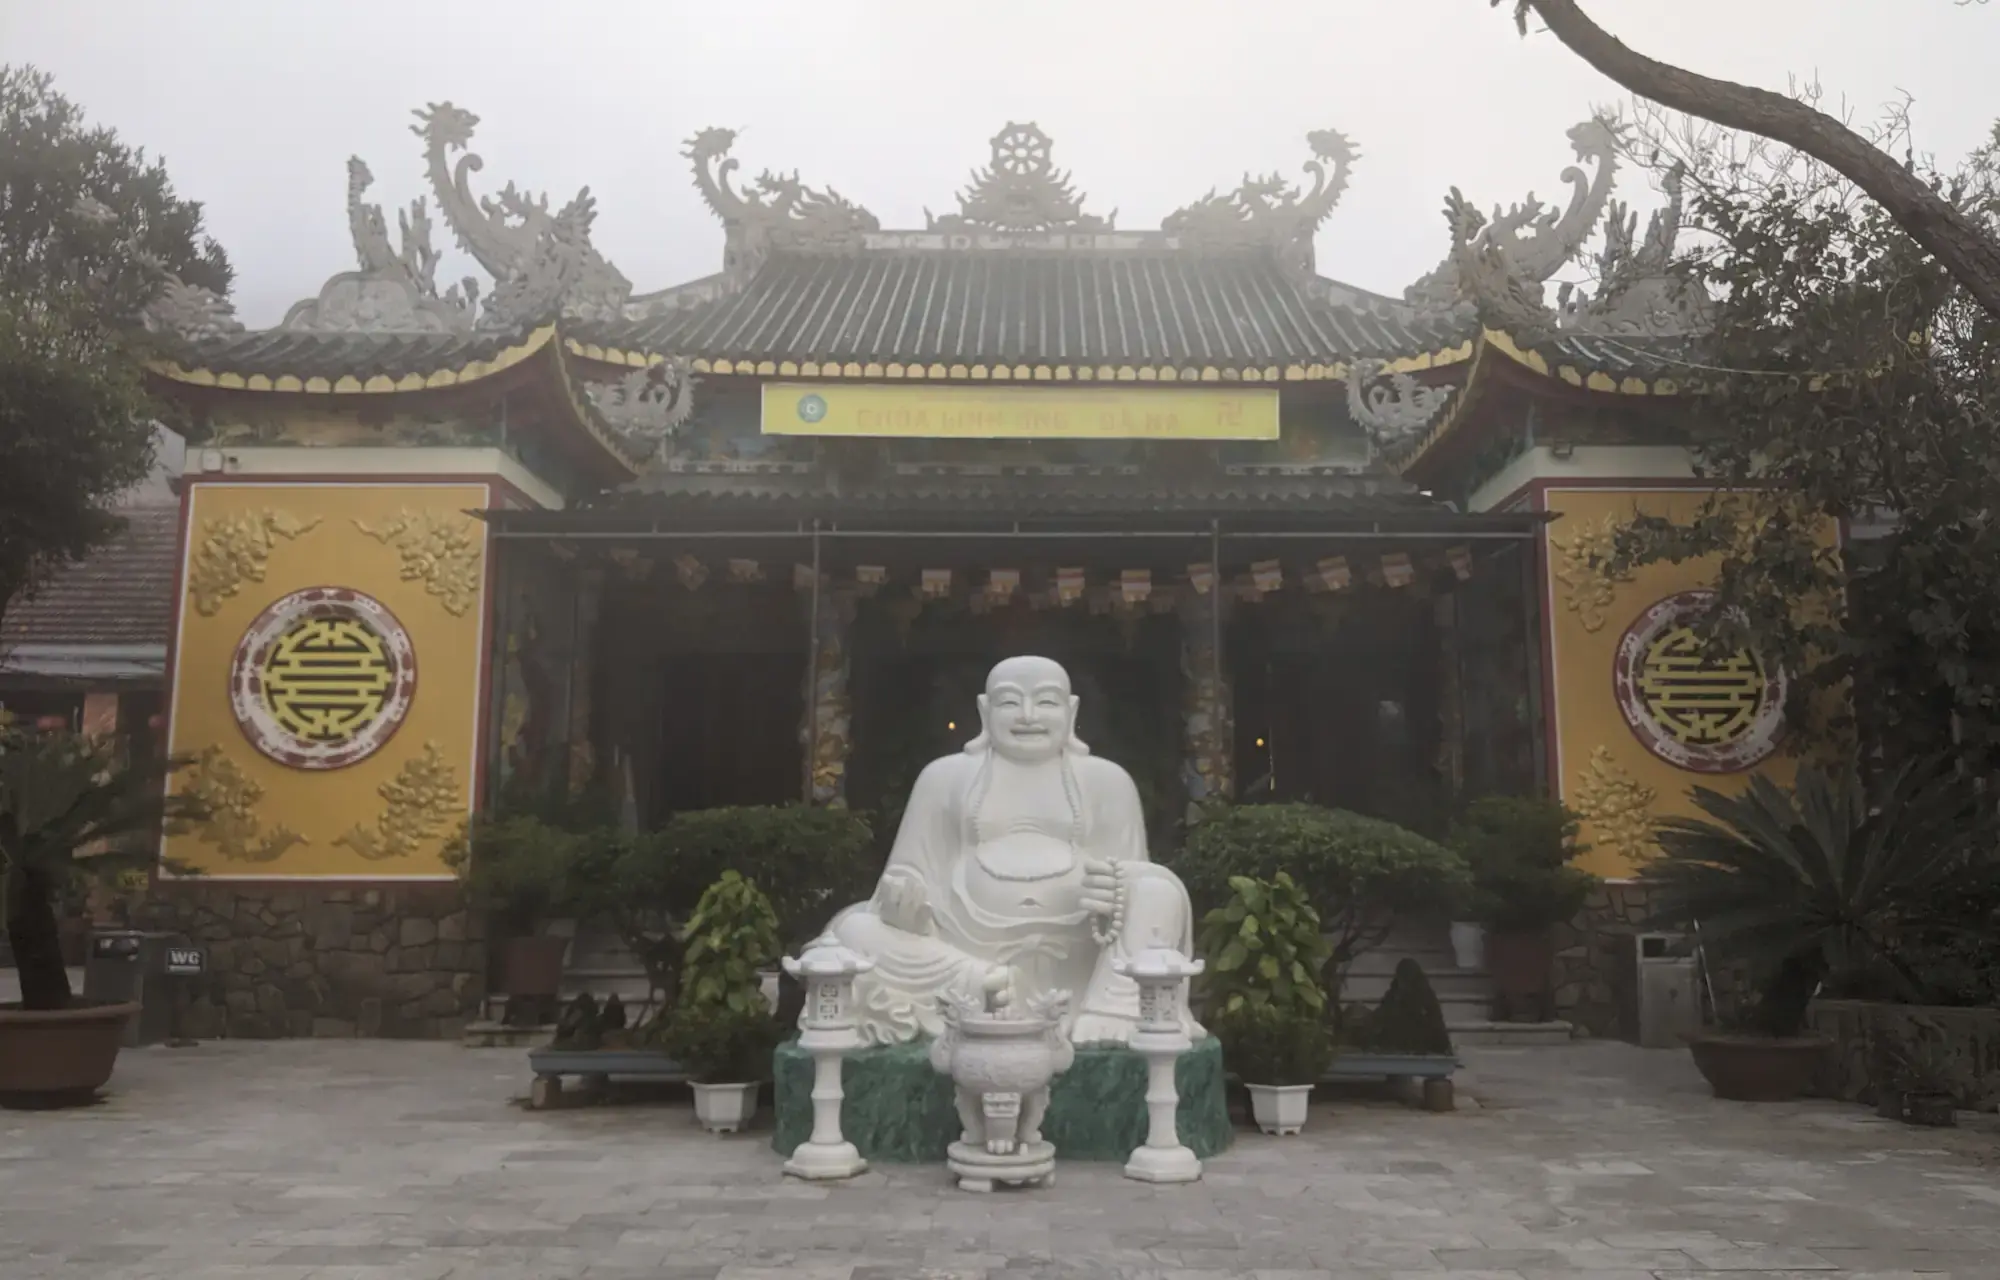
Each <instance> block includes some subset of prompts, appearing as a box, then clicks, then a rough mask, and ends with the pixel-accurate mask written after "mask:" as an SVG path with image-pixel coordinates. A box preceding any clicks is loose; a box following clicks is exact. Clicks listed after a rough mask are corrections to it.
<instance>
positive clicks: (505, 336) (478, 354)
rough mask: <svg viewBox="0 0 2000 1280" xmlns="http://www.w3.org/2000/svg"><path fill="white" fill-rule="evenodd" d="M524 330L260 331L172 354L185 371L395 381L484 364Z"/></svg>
mask: <svg viewBox="0 0 2000 1280" xmlns="http://www.w3.org/2000/svg"><path fill="white" fill-rule="evenodd" d="M527 334H528V330H527V329H525V328H508V329H474V330H469V331H466V332H463V333H332V332H324V331H320V330H310V329H260V330H255V331H252V332H249V333H239V334H232V335H230V336H228V337H224V338H211V339H208V340H206V341H203V342H198V343H190V344H186V345H185V346H183V347H182V348H181V349H180V350H179V351H176V352H174V353H173V356H174V358H175V359H176V360H177V361H178V362H179V363H181V364H182V365H185V366H187V367H189V368H201V369H206V370H208V371H209V372H211V373H239V374H242V375H243V376H245V377H250V376H253V375H256V374H263V375H265V376H266V377H271V378H277V377H282V376H284V375H287V374H290V375H292V376H294V377H300V378H310V377H327V378H337V377H340V376H342V375H344V374H355V375H358V376H364V377H372V376H375V375H378V374H379V375H382V376H384V377H389V378H399V377H402V376H403V375H405V374H411V373H418V374H429V373H434V372H436V371H437V370H439V369H458V368H462V367H464V366H465V365H468V364H471V363H472V362H473V361H475V360H490V359H492V358H493V357H494V356H496V355H498V354H499V353H500V352H502V351H504V350H506V349H507V348H508V347H511V346H514V345H515V344H517V343H519V342H521V341H522V340H523V339H524V338H526V337H527Z"/></svg>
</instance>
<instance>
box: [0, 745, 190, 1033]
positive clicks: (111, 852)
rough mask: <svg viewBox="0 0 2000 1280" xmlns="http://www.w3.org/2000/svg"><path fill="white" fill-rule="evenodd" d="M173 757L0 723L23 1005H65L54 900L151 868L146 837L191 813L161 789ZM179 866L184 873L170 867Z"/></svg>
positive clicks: (3, 815)
mask: <svg viewBox="0 0 2000 1280" xmlns="http://www.w3.org/2000/svg"><path fill="white" fill-rule="evenodd" d="M176 767H178V762H175V761H146V762H135V761H130V760H125V759H121V758H120V753H119V752H118V751H117V750H116V749H115V748H114V747H112V746H111V745H110V744H107V743H102V742H98V741H96V740H93V739H90V738H85V737H82V736H80V735H78V734H73V733H70V732H67V731H57V732H30V731H28V730H25V729H22V728H19V727H17V726H11V725H0V876H4V877H5V885H6V895H5V900H6V921H5V925H6V932H7V937H8V940H9V941H10V942H11V943H12V944H13V949H14V963H15V965H16V967H17V968H18V969H19V972H20V980H21V1006H22V1008H24V1009H62V1008H66V1007H67V1006H68V1005H69V1003H70V995H71V993H70V988H69V975H68V973H67V971H66V970H65V969H64V968H63V957H62V944H61V941H60V938H59V935H58V927H57V921H56V903H57V902H59V901H60V900H61V898H62V895H63V893H64V891H65V890H67V889H69V888H70V887H71V886H73V885H74V884H75V883H76V882H77V881H78V880H79V879H82V878H85V877H88V876H97V875H106V874H115V873H116V872H117V871H119V870H122V869H125V868H130V867H151V866H153V865H155V860H156V857H157V850H155V849H154V848H153V847H152V846H151V841H150V840H149V839H148V837H151V836H153V835H156V834H157V833H158V832H159V831H160V830H161V829H162V828H163V826H164V827H167V828H169V829H171V828H172V827H173V826H174V825H175V824H179V823H183V822H186V821H190V820H193V819H195V818H198V817H199V816H200V813H199V810H198V806H197V805H196V804H195V803H194V802H193V801H192V800H190V799H188V798H186V797H183V796H169V795H168V794H167V793H166V785H165V784H166V778H167V775H168V774H169V773H170V772H171V771H172V770H173V769H175V768H176ZM175 869H176V870H185V869H184V868H175Z"/></svg>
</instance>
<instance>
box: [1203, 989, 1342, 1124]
mask: <svg viewBox="0 0 2000 1280" xmlns="http://www.w3.org/2000/svg"><path fill="white" fill-rule="evenodd" d="M1209 1030H1210V1031H1211V1032H1212V1033H1213V1034H1214V1035H1215V1036H1216V1037H1217V1038H1218V1039H1220V1040H1221V1041H1222V1057H1223V1061H1224V1062H1226V1063H1227V1064H1228V1065H1229V1069H1230V1071H1231V1072H1233V1073H1234V1074H1235V1075H1236V1077H1237V1078H1238V1079H1240V1080H1242V1081H1243V1087H1244V1088H1245V1089H1247V1090H1249V1092H1250V1114H1251V1116H1252V1118H1253V1119H1255V1120H1256V1122H1257V1127H1258V1128H1259V1129H1262V1130H1263V1131H1264V1132H1265V1133H1268V1134H1271V1135H1273V1136H1277V1137H1284V1136H1287V1135H1290V1134H1295V1133H1297V1132H1299V1130H1301V1129H1303V1128H1304V1127H1305V1123H1306V1113H1307V1111H1308V1109H1309V1104H1310V1103H1311V1101H1312V1091H1313V1086H1314V1085H1315V1084H1317V1083H1319V1080H1320V1077H1321V1076H1324V1075H1325V1074H1326V1068H1327V1065H1328V1064H1329V1063H1331V1062H1332V1061H1333V1037H1332V1035H1331V1034H1330V1033H1329V1032H1328V1030H1327V1027H1326V1023H1325V1021H1324V1020H1323V1019H1322V1018H1320V1017H1319V1016H1317V1015H1315V1014H1311V1013H1305V1012H1302V1011H1299V1010H1293V1009H1284V1008H1280V1007H1278V1006H1276V1005H1269V1004H1264V1005H1251V1004H1246V1005H1241V1006H1239V1007H1237V1008H1236V1009H1234V1010H1232V1011H1230V1012H1228V1013H1223V1014H1218V1015H1216V1016H1215V1017H1214V1019H1213V1020H1212V1021H1211V1022H1210V1024H1209Z"/></svg>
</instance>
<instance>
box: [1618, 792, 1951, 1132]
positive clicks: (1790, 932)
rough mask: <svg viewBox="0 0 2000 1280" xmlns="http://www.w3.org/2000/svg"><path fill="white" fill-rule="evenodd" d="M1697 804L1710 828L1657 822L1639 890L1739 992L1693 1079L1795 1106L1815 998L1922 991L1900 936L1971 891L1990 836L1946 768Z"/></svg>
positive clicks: (1697, 1045)
mask: <svg viewBox="0 0 2000 1280" xmlns="http://www.w3.org/2000/svg"><path fill="white" fill-rule="evenodd" d="M1692 796H1693V799H1694V802H1695V804H1696V805H1697V806H1698V807H1699V808H1700V809H1701V810H1702V812H1703V813H1705V814H1707V815H1708V816H1707V817H1706V818H1675V819H1670V820H1668V821H1665V822H1663V823H1661V824H1660V826H1659V828H1658V833H1659V842H1660V848H1661V855H1660V856H1659V857H1658V858H1656V859H1655V860H1654V861H1653V862H1652V863H1650V864H1649V865H1648V866H1647V867H1646V868H1645V869H1644V870H1643V871H1642V873H1641V876H1640V879H1641V882H1642V883H1644V884H1646V885H1648V886H1649V887H1650V888H1652V889H1653V891H1654V895H1653V900H1654V906H1655V912H1656V917H1655V918H1656V921H1657V922H1658V923H1660V924H1664V925H1681V926H1684V927H1687V928H1690V929H1698V930H1699V933H1698V936H1699V937H1700V939H1701V941H1702V944H1703V956H1704V959H1705V962H1706V963H1707V964H1708V966H1709V968H1710V971H1711V972H1712V973H1713V972H1716V971H1718V970H1720V971H1721V976H1722V977H1723V978H1724V979H1731V978H1738V977H1740V979H1741V984H1740V985H1741V987H1742V989H1743V991H1744V994H1743V995H1742V996H1741V997H1740V998H1735V999H1731V1000H1728V1001H1727V1002H1725V1003H1723V1005H1722V1007H1720V1008H1718V1009H1717V1011H1716V1013H1717V1019H1718V1025H1717V1026H1716V1027H1715V1028H1714V1029H1712V1030H1705V1031H1703V1032H1700V1033H1697V1034H1695V1035H1693V1036H1691V1037H1690V1039H1689V1047H1690V1049H1691V1051H1692V1052H1693V1055H1694V1060H1695V1065H1696V1066H1697V1067H1699V1068H1700V1069H1701V1073H1702V1075H1703V1076H1704V1077H1705V1078H1706V1079H1707V1080H1708V1082H1709V1085H1710V1087H1712V1088H1713V1089H1714V1091H1715V1094H1716V1096H1717V1097H1722V1098H1734V1099H1739V1100H1743V1101H1778V1100H1785V1099H1790V1098H1796V1097H1798V1096H1800V1095H1801V1094H1803V1093H1804V1092H1805V1090H1806V1088H1807V1087H1808V1086H1809V1085H1810V1083H1811V1080H1812V1076H1813V1072H1814V1070H1815V1068H1816V1066H1817V1065H1818V1062H1819V1059H1820V1057H1821V1055H1822V1054H1824V1052H1825V1051H1826V1047H1827V1044H1828V1041H1827V1040H1826V1038H1825V1037H1822V1036H1817V1035H1808V1034H1806V1033H1805V1022H1806V1011H1807V1006H1808V1004H1809V1002H1810V1001H1811V1000H1812V998H1813V995H1814V993H1815V992H1817V991H1820V990H1822V989H1824V990H1825V991H1826V992H1827V994H1829V995H1840V994H1842V993H1843V992H1845V991H1848V990H1853V989H1884V988H1887V989H1890V990H1895V991H1905V992H1914V991H1916V990H1917V989H1918V987H1919V981H1918V978H1917V976H1916V975H1914V974H1912V973H1910V972H1909V971H1908V969H1907V966H1906V964H1905V962H1904V961H1903V960H1902V959H1901V958H1900V957H1899V955H1898V952H1897V947H1896V943H1897V939H1898V937H1899V931H1900V930H1901V928H1902V927H1903V926H1904V925H1905V923H1906V922H1907V921H1909V920H1910V919H1912V918H1913V913H1914V914H1916V915H1920V914H1921V911H1922V909H1923V907H1924V905H1925V904H1926V903H1929V902H1935V901H1937V900H1938V898H1939V897H1940V895H1941V894H1943V893H1945V892H1947V891H1948V890H1949V889H1950V887H1951V886H1952V885H1953V884H1955V883H1962V882H1963V881H1964V879H1965V877H1966V876H1967V875H1968V874H1969V873H1970V870H1971V869H1972V868H1973V867H1974V865H1975V863H1976V861H1977V859H1978V858H1980V857H1982V856H1984V848H1985V844H1986V841H1987V837H1988V832H1989V831H1990V824H1989V823H1988V822H1987V821H1986V819H1985V818H1984V817H1983V814H1982V809H1981V805H1980V803H1979V796H1978V793H1977V791H1976V790H1975V789H1974V787H1973V786H1972V784H1971V782H1970V781H1969V780H1967V779H1966V778H1964V777H1961V776H1959V775H1958V774H1957V773H1956V771H1955V770H1954V769H1953V768H1952V766H1951V765H1950V764H1949V762H1946V761H1932V762H1928V763H1915V764H1907V765H1904V766H1901V767H1898V768H1896V769H1893V770H1890V771H1888V772H1887V773H1885V774H1883V775H1882V776H1881V777H1880V778H1878V779H1877V780H1876V782H1875V784H1874V785H1873V786H1872V787H1868V786H1864V785H1863V784H1862V783H1861V782H1860V781H1859V780H1858V779H1856V778H1854V777H1853V776H1851V775H1846V774H1843V775H1840V776H1833V775H1829V774H1828V773H1826V772H1825V771H1823V770H1821V769H1819V768H1817V767H1815V766H1812V765H1805V766H1801V767H1800V769H1799V772H1798V777H1797V779H1796V781H1795V782H1794V784H1793V786H1792V787H1791V788H1790V789H1786V788H1781V787H1779V786H1778V785H1777V784H1775V783H1773V782H1772V781H1771V780H1770V779H1768V778H1765V777H1762V776H1758V777H1754V778H1752V779H1751V780H1750V783H1749V787H1748V789H1747V790H1746V791H1745V792H1744V793H1743V794H1742V795H1738V796H1727V795H1722V794H1720V793H1719V792H1715V791H1711V790H1709V789H1707V788H1705V787H1697V788H1695V789H1694V791H1693V793H1692ZM1722 985H1723V986H1724V988H1725V990H1726V989H1728V988H1729V987H1730V986H1731V985H1732V984H1731V983H1729V982H1727V981H1725V982H1724V983H1723V984H1722Z"/></svg>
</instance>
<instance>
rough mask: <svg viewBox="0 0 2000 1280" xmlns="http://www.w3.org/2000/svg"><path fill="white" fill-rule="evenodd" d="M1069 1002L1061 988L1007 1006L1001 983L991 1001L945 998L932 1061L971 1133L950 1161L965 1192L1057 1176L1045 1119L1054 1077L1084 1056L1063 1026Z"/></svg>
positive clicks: (990, 991)
mask: <svg viewBox="0 0 2000 1280" xmlns="http://www.w3.org/2000/svg"><path fill="white" fill-rule="evenodd" d="M1068 1002H1069V996H1068V993H1067V992H1057V993H1055V994H1053V995H1051V996H1048V997H1044V998H1042V999H1037V1000H1032V1001H1030V1002H1029V1003H1028V1005H1027V1007H1026V1008H1025V1010H1023V1009H1019V1008H1015V1007H1011V1006H1009V1007H1002V1006H1001V1005H1000V1004H999V997H998V988H997V985H996V984H994V983H988V984H987V991H986V996H985V999H984V1000H983V1001H981V1000H979V999H968V998H964V997H959V998H956V999H954V998H947V999H945V1000H944V1001H943V1006H944V1008H943V1015H944V1032H943V1034H942V1035H940V1036H939V1037H938V1038H937V1039H936V1040H934V1041H933V1042H932V1043H931V1052H930V1059H931V1066H932V1067H934V1068H935V1069H936V1070H937V1071H939V1072H940V1073H941V1074H944V1075H948V1076H950V1077H951V1081H952V1085H953V1088H954V1091H955V1093H956V1095H957V1103H958V1117H959V1123H960V1125H961V1126H962V1128H963V1133H962V1134H961V1136H960V1139H959V1141H957V1142H954V1143H952V1144H951V1146H950V1148H949V1149H948V1151H947V1153H946V1157H945V1164H946V1167H948V1168H949V1169H950V1170H951V1171H952V1173H953V1174H955V1175H956V1176H957V1178H958V1185H959V1188H960V1189H961V1190H965V1191H991V1190H992V1189H993V1187H994V1184H996V1183H999V1184H1003V1185H1008V1186H1047V1185H1048V1184H1049V1183H1051V1182H1052V1181H1054V1179H1055V1167H1056V1161H1055V1147H1054V1145H1053V1144H1051V1143H1049V1142H1047V1141H1045V1140H1044V1139H1043V1138H1042V1130H1041V1125H1042V1117H1043V1116H1044V1115H1045V1114H1047V1112H1048V1107H1049V1085H1050V1083H1051V1082H1052V1081H1053V1080H1054V1079H1055V1077H1056V1076H1058V1075H1060V1074H1062V1073H1063V1072H1064V1071H1067V1070H1068V1069H1069V1067H1070V1064H1071V1063H1072V1062H1073V1061H1075V1058H1076V1050H1075V1048H1074V1047H1072V1046H1071V1044H1070V1042H1069V1039H1068V1037H1066V1036H1065V1035H1064V1034H1063V1030H1062V1025H1063V1024H1062V1018H1063V1014H1064V1012H1065V1010H1066V1007H1067V1005H1068Z"/></svg>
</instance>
